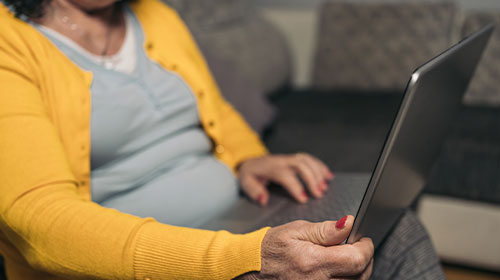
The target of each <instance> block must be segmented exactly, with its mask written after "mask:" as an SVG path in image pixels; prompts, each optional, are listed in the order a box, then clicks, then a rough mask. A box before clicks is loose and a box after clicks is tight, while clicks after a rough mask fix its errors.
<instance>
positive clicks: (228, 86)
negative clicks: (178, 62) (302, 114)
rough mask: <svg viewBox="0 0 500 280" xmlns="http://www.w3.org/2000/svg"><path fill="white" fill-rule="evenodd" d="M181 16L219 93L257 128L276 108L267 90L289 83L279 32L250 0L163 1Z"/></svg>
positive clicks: (285, 49) (288, 60) (260, 127)
mask: <svg viewBox="0 0 500 280" xmlns="http://www.w3.org/2000/svg"><path fill="white" fill-rule="evenodd" d="M165 2H167V4H169V5H171V6H172V7H173V8H175V9H176V10H177V11H178V12H179V14H180V15H181V17H182V18H183V19H184V20H185V22H186V24H187V25H188V26H189V28H190V30H191V32H192V33H193V35H194V37H195V39H196V41H197V42H198V44H199V46H200V48H201V50H202V52H203V54H204V55H205V58H206V60H207V62H208V64H209V66H210V68H211V70H212V72H213V74H214V77H215V79H216V80H217V83H218V84H219V86H220V88H221V91H222V93H223V95H224V96H225V97H226V99H227V100H229V101H230V102H231V103H232V104H233V105H234V106H235V108H236V109H237V110H239V111H240V112H241V113H242V114H243V116H244V117H245V118H246V120H247V121H248V122H249V123H250V125H251V126H252V127H253V128H254V129H255V130H257V131H258V132H262V131H263V129H264V128H265V127H266V126H267V125H269V124H270V122H271V121H272V120H273V118H274V115H275V111H274V108H273V107H272V106H271V105H270V104H269V103H268V101H267V96H266V95H267V94H269V93H272V92H273V91H275V90H277V89H279V88H281V87H282V86H284V85H285V84H287V83H288V81H289V77H290V58H289V53H288V49H287V46H286V42H285V39H284V37H283V36H282V34H281V33H280V32H279V31H278V30H277V29H276V28H275V27H274V26H273V25H272V24H270V23H269V22H267V21H265V20H264V19H263V18H262V17H261V16H260V15H259V14H258V12H257V11H256V10H255V9H254V7H253V6H252V2H251V1H249V0H210V1H209V0H203V1H202V0H166V1H165Z"/></svg>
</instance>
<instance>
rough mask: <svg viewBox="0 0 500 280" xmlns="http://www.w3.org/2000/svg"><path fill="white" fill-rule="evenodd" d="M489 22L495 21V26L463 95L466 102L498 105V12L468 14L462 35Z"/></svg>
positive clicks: (499, 41) (499, 62)
mask: <svg viewBox="0 0 500 280" xmlns="http://www.w3.org/2000/svg"><path fill="white" fill-rule="evenodd" d="M491 22H493V23H496V25H497V28H496V30H495V32H494V34H493V36H492V37H491V39H490V42H489V45H488V47H487V49H486V51H485V52H484V54H483V58H482V59H481V62H480V64H479V66H478V68H477V71H476V75H475V76H474V78H473V79H472V82H471V85H470V88H469V90H468V91H467V93H466V95H465V100H464V102H465V103H467V104H475V105H496V106H500V28H498V26H499V25H500V13H497V14H484V13H483V14H479V13H478V14H471V15H468V16H467V17H466V19H465V22H464V25H463V28H462V35H463V36H465V35H468V34H470V33H472V32H474V31H476V30H478V29H480V28H481V27H483V26H485V25H486V24H488V23H491Z"/></svg>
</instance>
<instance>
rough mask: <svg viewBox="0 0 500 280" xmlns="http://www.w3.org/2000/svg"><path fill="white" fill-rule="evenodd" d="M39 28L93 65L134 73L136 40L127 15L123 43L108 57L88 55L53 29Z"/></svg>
mask: <svg viewBox="0 0 500 280" xmlns="http://www.w3.org/2000/svg"><path fill="white" fill-rule="evenodd" d="M39 27H40V29H42V30H43V31H44V32H47V33H48V34H49V35H51V36H53V37H54V38H56V39H57V40H59V41H61V42H63V43H64V44H66V45H68V46H69V47H71V48H73V49H74V50H76V51H77V52H79V53H80V54H82V55H84V56H85V57H87V58H88V59H91V60H92V61H94V62H95V63H97V64H100V65H102V66H103V67H105V68H106V69H108V70H115V71H119V72H124V73H129V74H130V73H132V72H133V71H134V69H135V67H136V65H137V53H136V38H135V34H134V32H133V28H132V18H131V15H130V14H129V13H125V28H126V32H125V40H124V41H123V44H122V46H121V47H120V50H119V51H118V52H117V53H116V54H114V55H109V56H108V55H107V56H101V55H96V54H93V53H90V52H89V51H87V50H86V49H84V48H82V47H81V46H80V45H78V44H77V43H75V42H74V41H73V40H71V39H70V38H68V37H66V36H65V35H63V34H61V33H59V32H57V31H55V30H54V29H51V28H49V27H46V26H43V25H39Z"/></svg>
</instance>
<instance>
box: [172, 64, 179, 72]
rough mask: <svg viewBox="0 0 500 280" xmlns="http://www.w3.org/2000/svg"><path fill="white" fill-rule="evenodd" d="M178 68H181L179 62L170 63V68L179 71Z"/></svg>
mask: <svg viewBox="0 0 500 280" xmlns="http://www.w3.org/2000/svg"><path fill="white" fill-rule="evenodd" d="M177 69H179V66H177V64H172V65H170V70H172V71H177Z"/></svg>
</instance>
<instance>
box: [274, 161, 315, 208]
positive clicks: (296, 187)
mask: <svg viewBox="0 0 500 280" xmlns="http://www.w3.org/2000/svg"><path fill="white" fill-rule="evenodd" d="M273 181H276V183H278V184H280V185H281V186H282V187H283V188H285V189H286V190H287V191H288V193H290V195H291V196H292V197H293V198H295V199H296V200H297V201H298V202H300V203H305V202H307V194H306V192H305V191H304V188H303V187H302V184H301V183H300V182H299V180H298V179H297V176H295V172H294V171H292V170H290V169H283V170H281V171H280V172H279V173H278V174H277V176H276V177H275V178H273Z"/></svg>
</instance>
